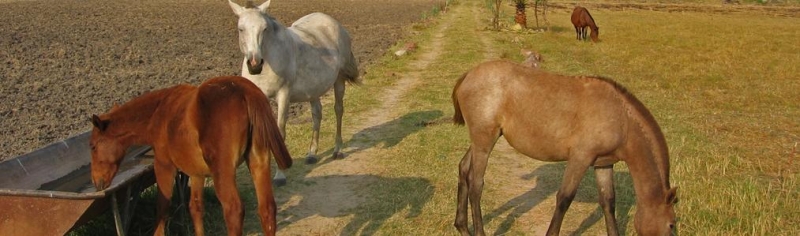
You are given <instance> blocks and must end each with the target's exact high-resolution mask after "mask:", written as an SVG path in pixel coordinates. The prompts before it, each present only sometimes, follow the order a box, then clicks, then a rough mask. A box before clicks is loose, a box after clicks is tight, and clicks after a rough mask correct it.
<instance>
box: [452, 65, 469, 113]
mask: <svg viewBox="0 0 800 236" xmlns="http://www.w3.org/2000/svg"><path fill="white" fill-rule="evenodd" d="M465 78H467V73H464V75H461V78H458V82H456V86H455V87H454V88H453V108H454V109H455V114H453V123H456V124H459V125H463V124H465V122H464V115H463V114H461V107H459V106H458V97H456V91H458V87H460V86H461V82H464V79H465Z"/></svg>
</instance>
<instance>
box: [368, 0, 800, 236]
mask: <svg viewBox="0 0 800 236" xmlns="http://www.w3.org/2000/svg"><path fill="white" fill-rule="evenodd" d="M460 2H464V1H460ZM505 12H513V11H512V10H511V8H510V7H509V8H506V9H505ZM592 14H593V16H594V18H595V20H596V21H597V22H598V24H599V26H600V29H601V30H600V32H601V33H600V38H601V39H602V42H601V43H597V44H592V43H585V42H577V41H576V40H575V39H574V37H575V35H574V31H573V29H572V26H571V24H570V23H569V11H568V10H556V11H554V12H552V13H551V15H550V16H549V17H550V20H551V23H552V28H551V31H550V32H546V33H531V32H523V33H520V32H510V31H501V32H493V31H476V30H475V29H476V28H480V27H481V26H474V25H469V24H466V23H465V24H464V25H457V26H455V27H453V29H451V31H452V32H448V35H452V36H453V37H448V41H447V42H446V45H447V46H445V48H446V49H445V52H446V55H444V56H442V57H441V58H443V59H442V61H437V62H435V63H434V64H433V65H431V66H430V68H431V69H430V72H431V73H424V74H425V75H426V77H425V78H424V79H423V80H424V81H426V84H425V85H424V86H420V88H419V89H418V90H416V91H415V92H413V93H412V94H414V96H413V97H410V98H409V101H408V104H409V105H408V109H409V111H412V110H441V111H443V112H444V114H445V115H444V116H445V117H447V116H450V115H452V107H451V105H450V103H449V102H450V100H449V92H450V91H451V89H452V85H453V81H454V79H455V78H457V77H458V75H460V74H461V73H463V72H464V71H466V70H467V69H468V68H470V67H471V66H473V65H474V64H476V63H478V62H480V61H481V60H482V58H481V56H480V54H481V52H480V50H481V47H480V46H476V45H477V44H478V42H475V41H474V40H473V39H474V38H477V37H458V36H456V35H462V36H464V35H473V34H484V35H487V36H488V37H491V38H492V40H493V44H494V46H495V47H496V48H497V49H499V50H501V51H503V53H502V55H506V56H508V57H510V58H511V59H513V60H521V57H520V56H519V55H518V54H519V53H518V51H519V49H520V48H530V49H534V50H538V51H539V52H540V53H542V54H543V56H544V57H545V63H544V65H543V67H544V69H545V70H548V71H552V72H557V73H562V74H568V75H602V76H607V77H610V78H613V79H615V80H617V81H619V82H620V83H622V84H623V85H625V86H626V87H627V88H628V89H629V90H631V91H632V92H633V93H634V94H636V95H637V96H638V97H639V98H640V99H641V100H642V101H643V102H644V103H645V104H646V105H647V106H648V107H649V108H650V110H651V111H652V112H653V113H654V115H655V116H656V119H657V120H658V121H659V123H660V124H661V126H662V129H663V130H664V132H665V135H666V137H667V139H668V143H669V147H670V152H671V157H672V165H673V173H672V177H673V180H672V183H673V185H675V186H679V188H680V190H679V195H680V199H681V200H680V203H679V204H678V205H677V208H676V209H677V212H678V214H679V217H680V221H679V232H680V233H683V234H686V235H742V234H751V235H796V234H798V233H800V227H798V225H800V200H798V199H800V185H798V177H800V176H798V167H800V164H798V162H800V161H798V160H796V159H797V155H796V154H795V153H793V152H792V150H793V148H794V147H796V146H797V143H798V141H800V136H799V135H800V122H799V121H800V119H799V118H798V117H800V103H798V101H800V92H798V91H800V69H798V68H800V67H798V66H797V65H800V56H798V55H800V44H798V43H797V39H798V38H799V37H800V19H798V18H796V17H774V16H770V15H763V14H759V13H757V12H756V13H732V14H711V13H704V12H685V13H668V12H657V11H647V10H625V11H609V10H603V9H592ZM444 17H456V16H444ZM510 18H511V17H510V16H507V18H504V19H505V20H507V21H509V22H510V21H511V19H510ZM530 18H531V17H530V16H529V20H530ZM464 22H467V21H464ZM529 25H533V24H530V23H529ZM420 37H421V38H422V39H423V40H424V38H425V34H422V36H420ZM422 48H424V45H423V46H422ZM387 60H390V61H391V59H387ZM392 63H394V62H387V64H388V66H386V67H387V68H372V70H373V71H378V73H373V74H378V75H380V74H382V73H381V71H387V72H388V71H394V70H401V69H400V68H402V67H401V66H396V65H393V64H392ZM393 66H396V67H399V68H393ZM371 79H373V80H377V79H378V78H371ZM356 93H357V92H356ZM413 123H414V122H413V121H409V124H413ZM464 136H465V131H464V129H463V128H461V127H454V126H441V127H433V128H428V129H425V130H423V131H421V132H419V133H417V134H414V135H411V136H409V137H407V138H406V139H405V140H404V141H403V142H402V143H401V144H400V145H398V146H399V147H396V148H394V149H395V150H396V151H394V152H391V153H387V155H390V156H403V157H404V158H403V159H406V158H408V159H407V160H398V159H388V160H387V161H386V163H385V165H386V166H388V167H389V168H390V169H392V170H393V171H391V172H392V173H401V174H397V175H422V176H425V178H427V179H429V180H431V183H432V185H433V186H434V187H435V188H436V189H437V191H436V193H435V194H434V197H433V198H432V199H431V200H430V202H428V203H427V204H426V207H428V208H430V209H429V210H428V209H426V210H425V211H424V212H436V214H437V216H439V217H438V218H437V217H432V218H427V217H420V218H422V219H421V220H419V221H414V223H413V225H415V226H416V227H414V228H415V229H416V228H419V229H430V230H432V231H425V230H422V231H420V232H421V233H433V232H453V231H454V230H453V229H452V228H451V226H450V223H451V218H452V208H453V196H451V195H452V194H453V192H451V191H448V190H452V189H453V186H454V182H455V165H456V163H457V162H458V160H459V159H460V157H461V155H463V151H464V149H465V147H466V146H467V145H466V142H467V141H466V139H465V137H464ZM793 159H794V160H793ZM443 173H446V174H443ZM628 188H629V187H628ZM440 190H444V191H440ZM397 191H398V192H403V191H404V190H403V189H398V190H397ZM627 191H631V190H630V189H628V190H627ZM484 201H485V202H486V201H490V200H488V199H486V198H484ZM618 201H627V200H625V199H623V200H618ZM487 205H488V206H491V204H486V205H484V212H487V211H488V210H486V209H487V208H489V209H491V207H487ZM630 212H631V214H632V212H633V211H630ZM396 224H397V225H396V226H393V227H396V228H401V227H402V226H403V225H407V224H408V222H405V221H402V220H398V222H397V223H396ZM388 225H392V223H391V222H390V223H387V227H390V226H388ZM628 228H629V229H631V230H629V232H628V233H629V234H632V233H633V232H631V231H632V227H628ZM439 230H441V231H439ZM388 232H400V231H388ZM512 232H513V231H512ZM600 232H602V231H600ZM518 233H520V234H524V231H519V232H518ZM390 234H392V233H390Z"/></svg>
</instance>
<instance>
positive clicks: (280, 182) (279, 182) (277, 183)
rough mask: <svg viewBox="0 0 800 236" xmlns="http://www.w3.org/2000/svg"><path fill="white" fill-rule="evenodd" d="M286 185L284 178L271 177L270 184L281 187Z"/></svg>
mask: <svg viewBox="0 0 800 236" xmlns="http://www.w3.org/2000/svg"><path fill="white" fill-rule="evenodd" d="M284 185H286V179H273V180H272V186H275V187H281V186H284Z"/></svg>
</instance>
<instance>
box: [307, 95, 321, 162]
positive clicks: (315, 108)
mask: <svg viewBox="0 0 800 236" xmlns="http://www.w3.org/2000/svg"><path fill="white" fill-rule="evenodd" d="M310 104H311V121H312V122H313V126H312V127H311V145H310V146H309V147H308V155H306V164H314V163H317V161H318V158H317V146H318V145H319V126H320V123H321V122H322V103H321V102H320V101H319V98H317V99H314V100H311V102H310Z"/></svg>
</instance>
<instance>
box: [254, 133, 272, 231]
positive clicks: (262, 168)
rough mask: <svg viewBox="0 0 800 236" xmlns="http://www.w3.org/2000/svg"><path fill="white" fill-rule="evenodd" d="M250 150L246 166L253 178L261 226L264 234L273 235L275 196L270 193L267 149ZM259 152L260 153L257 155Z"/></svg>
mask: <svg viewBox="0 0 800 236" xmlns="http://www.w3.org/2000/svg"><path fill="white" fill-rule="evenodd" d="M255 149H257V148H253V151H251V152H250V157H249V158H248V159H247V166H248V168H249V169H250V175H251V176H252V178H253V185H254V186H255V189H256V197H257V199H258V216H259V217H260V219H261V227H262V229H263V230H264V235H275V231H276V229H277V225H276V223H275V213H276V207H275V196H274V195H273V193H272V182H270V181H269V170H270V167H269V160H270V158H269V155H270V154H269V150H255ZM259 153H261V154H262V155H259Z"/></svg>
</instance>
